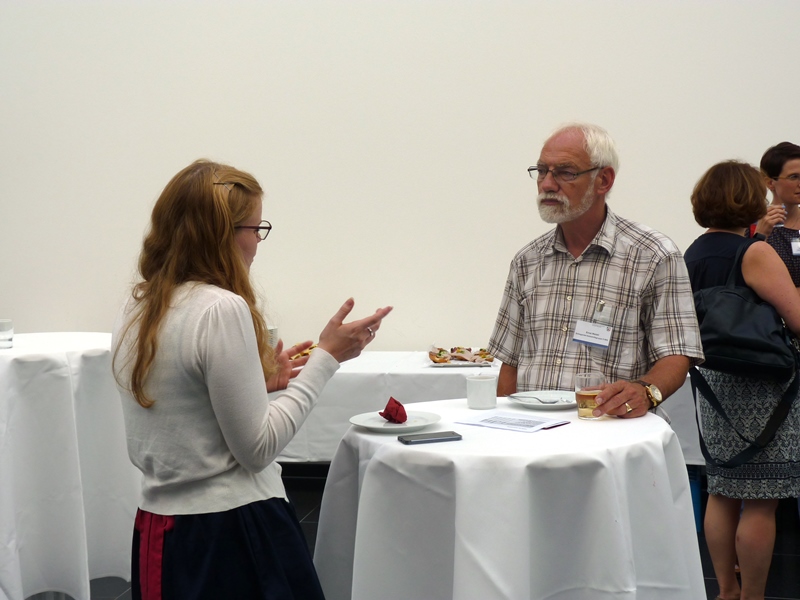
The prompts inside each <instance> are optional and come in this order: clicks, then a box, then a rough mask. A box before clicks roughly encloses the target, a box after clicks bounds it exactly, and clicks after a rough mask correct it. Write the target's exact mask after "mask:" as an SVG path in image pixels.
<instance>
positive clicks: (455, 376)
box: [278, 352, 705, 465]
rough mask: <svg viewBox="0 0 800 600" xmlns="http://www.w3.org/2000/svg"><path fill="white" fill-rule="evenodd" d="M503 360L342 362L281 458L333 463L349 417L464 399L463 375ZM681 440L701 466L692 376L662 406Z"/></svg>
mask: <svg viewBox="0 0 800 600" xmlns="http://www.w3.org/2000/svg"><path fill="white" fill-rule="evenodd" d="M498 367H499V363H498V364H496V365H495V366H494V367H493V368H492V369H491V370H489V369H488V368H487V367H467V368H452V367H449V368H448V367H433V366H431V361H430V360H429V359H428V353H427V352H364V353H363V354H362V355H361V356H360V357H358V358H356V359H354V360H351V361H348V362H346V363H344V364H343V365H342V367H341V368H340V369H339V371H338V372H337V373H336V375H335V376H334V378H333V379H332V380H331V381H330V382H328V385H327V386H326V387H325V390H324V391H323V392H322V395H321V396H320V398H319V402H318V404H317V406H316V408H314V410H313V411H312V413H311V414H310V415H309V417H308V419H307V420H306V422H305V424H304V425H303V426H302V427H301V428H300V430H299V431H298V432H297V435H296V436H295V438H294V439H293V440H292V441H291V442H290V443H289V445H288V446H286V448H285V449H284V450H283V452H282V453H281V455H280V457H279V459H278V460H280V461H284V462H315V461H316V462H330V461H331V459H332V458H333V455H334V453H335V452H336V447H337V446H338V445H339V440H341V439H342V436H343V435H344V433H345V432H346V431H347V429H348V428H349V427H350V417H352V416H353V415H357V414H360V413H364V412H369V411H378V410H381V409H383V407H384V406H386V402H387V401H388V400H389V397H390V396H394V398H395V399H397V400H398V401H399V402H402V403H403V404H412V403H415V402H427V401H430V400H447V399H452V398H463V397H464V396H465V395H466V393H467V386H466V381H465V377H466V376H467V375H471V374H476V373H485V372H487V371H489V372H491V373H495V374H497V373H498V372H499V368H498ZM664 408H665V410H666V411H667V412H668V413H669V416H670V419H671V420H672V427H673V429H674V430H675V433H677V434H678V438H679V439H680V442H681V448H682V449H683V454H684V458H685V460H686V464H690V465H703V464H705V462H704V461H703V457H702V455H701V454H700V445H699V442H698V440H697V425H696V424H695V419H694V401H693V399H692V392H691V386H690V385H689V379H688V378H687V380H686V383H685V384H684V385H683V387H682V388H680V389H679V390H678V391H677V392H676V393H675V394H674V395H673V396H671V397H670V398H669V399H668V400H667V401H666V402H665V404H664Z"/></svg>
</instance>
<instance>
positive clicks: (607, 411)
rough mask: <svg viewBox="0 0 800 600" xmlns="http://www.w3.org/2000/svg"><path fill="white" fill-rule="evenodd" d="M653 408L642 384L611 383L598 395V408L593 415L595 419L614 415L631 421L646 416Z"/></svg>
mask: <svg viewBox="0 0 800 600" xmlns="http://www.w3.org/2000/svg"><path fill="white" fill-rule="evenodd" d="M651 408H652V403H651V402H650V399H649V398H648V397H647V391H646V390H645V389H644V386H643V385H642V384H641V383H633V382H632V381H621V380H620V381H615V382H614V383H609V384H608V385H607V386H606V387H604V388H603V391H602V392H600V393H599V394H598V395H597V408H595V409H594V411H592V414H593V415H594V416H595V417H602V416H603V415H614V416H617V417H622V418H623V419H630V418H632V417H643V416H645V415H646V414H647V411H648V410H650V409H651Z"/></svg>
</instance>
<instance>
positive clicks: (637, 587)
mask: <svg viewBox="0 0 800 600" xmlns="http://www.w3.org/2000/svg"><path fill="white" fill-rule="evenodd" d="M498 406H499V408H500V409H502V410H509V411H517V412H519V413H521V414H527V415H530V414H539V415H549V416H559V417H561V416H564V417H566V418H568V419H570V420H571V421H572V422H571V423H570V424H569V425H566V426H563V427H559V428H556V429H552V430H547V431H540V432H537V433H517V432H508V431H501V430H496V429H486V428H478V427H472V426H468V425H460V424H456V423H454V421H455V420H458V419H460V418H463V417H468V416H474V415H475V414H476V412H477V411H471V410H469V409H467V408H466V401H465V400H446V401H440V402H428V403H424V404H421V405H418V406H413V407H412V409H418V410H425V411H430V412H434V413H438V414H440V415H442V417H443V419H442V421H441V422H440V423H438V424H436V425H435V426H432V427H430V428H429V429H431V430H446V429H455V430H456V431H458V432H460V433H461V434H462V435H463V436H464V439H463V440H462V441H458V442H447V443H439V444H426V445H419V446H404V445H402V444H400V443H399V442H398V441H397V439H396V436H395V435H391V434H388V435H387V434H380V433H371V432H368V431H366V430H364V429H361V428H357V427H352V428H351V429H350V430H349V431H348V432H347V434H346V435H345V437H344V439H343V440H342V442H341V444H340V446H339V448H338V450H337V452H336V456H335V458H334V460H333V462H332V464H331V467H330V472H329V474H328V480H327V484H326V487H325V494H324V497H323V503H322V509H321V515H320V522H319V529H318V534H317V541H316V554H315V563H316V565H317V569H318V572H319V575H320V579H321V580H322V583H323V587H324V590H325V593H326V596H327V598H328V600H340V599H345V598H347V599H350V598H351V592H352V599H353V600H374V599H375V598H381V599H382V600H393V599H397V600H410V599H422V598H424V599H425V600H436V599H442V600H444V599H448V600H450V599H455V600H461V599H470V600H472V599H488V598H491V599H493V600H494V599H500V598H507V599H509V600H522V599H525V598H531V599H537V600H544V599H547V600H583V599H585V600H589V599H591V600H605V599H611V598H613V599H614V600H622V599H625V600H634V599H636V600H656V599H658V600H672V599H676V600H677V599H681V600H684V599H685V600H696V599H698V598H705V588H704V584H703V574H702V568H701V565H700V555H699V550H698V545H697V536H696V533H695V526H694V517H693V511H692V501H691V494H690V489H689V481H688V478H687V472H686V466H685V463H684V459H683V455H682V453H681V449H680V444H679V442H678V439H677V437H676V435H675V433H674V432H673V431H672V429H670V427H669V426H668V425H667V424H666V423H665V422H664V421H663V420H662V419H660V418H659V417H656V416H653V415H647V416H645V417H643V418H640V419H630V420H623V419H614V418H608V419H604V420H601V421H596V422H594V421H580V420H578V419H577V416H576V415H575V413H574V412H573V411H563V412H555V411H554V412H548V413H543V412H537V413H533V411H528V410H527V409H525V408H521V407H517V406H516V405H513V404H512V403H510V402H509V401H508V400H506V399H503V398H501V399H500V400H499V404H498Z"/></svg>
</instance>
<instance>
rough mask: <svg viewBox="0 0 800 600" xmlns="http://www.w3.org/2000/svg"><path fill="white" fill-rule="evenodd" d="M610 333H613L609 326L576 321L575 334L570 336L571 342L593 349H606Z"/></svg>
mask: <svg viewBox="0 0 800 600" xmlns="http://www.w3.org/2000/svg"><path fill="white" fill-rule="evenodd" d="M612 331H614V328H613V327H611V326H610V325H601V324H599V323H590V322H589V321H578V323H577V324H576V325H575V333H574V334H573V336H572V340H573V341H574V342H578V343H579V344H586V345H587V346H594V347H595V348H608V344H609V342H610V341H611V332H612Z"/></svg>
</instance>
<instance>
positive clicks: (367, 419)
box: [350, 410, 442, 433]
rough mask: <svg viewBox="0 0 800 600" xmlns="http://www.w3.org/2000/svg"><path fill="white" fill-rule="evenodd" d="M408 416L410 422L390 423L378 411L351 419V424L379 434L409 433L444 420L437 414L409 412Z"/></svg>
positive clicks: (407, 412)
mask: <svg viewBox="0 0 800 600" xmlns="http://www.w3.org/2000/svg"><path fill="white" fill-rule="evenodd" d="M406 416H407V417H408V420H407V421H406V422H405V423H390V422H389V421H387V420H386V419H384V418H383V417H382V416H380V415H379V414H378V411H373V412H368V413H362V414H360V415H356V416H354V417H350V422H351V423H352V424H353V425H358V426H359V427H364V428H366V429H369V430H370V431H375V432H377V433H402V432H406V433H407V432H409V431H417V430H419V429H423V428H424V427H427V426H428V425H433V424H434V423H438V422H439V421H440V420H441V418H442V417H440V416H439V415H437V414H435V413H430V412H422V411H416V410H407V411H406Z"/></svg>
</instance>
